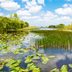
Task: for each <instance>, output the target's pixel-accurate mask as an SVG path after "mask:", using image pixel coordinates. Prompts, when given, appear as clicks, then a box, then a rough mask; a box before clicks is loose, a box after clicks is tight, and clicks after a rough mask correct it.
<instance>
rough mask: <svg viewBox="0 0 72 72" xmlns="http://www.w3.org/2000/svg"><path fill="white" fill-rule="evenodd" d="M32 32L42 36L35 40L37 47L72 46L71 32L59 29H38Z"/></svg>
mask: <svg viewBox="0 0 72 72" xmlns="http://www.w3.org/2000/svg"><path fill="white" fill-rule="evenodd" d="M33 32H34V33H37V34H39V35H40V36H42V37H43V38H42V39H38V40H36V44H35V45H36V47H38V48H64V49H67V50H70V49H71V47H72V32H69V31H60V30H49V31H48V30H38V31H33Z"/></svg>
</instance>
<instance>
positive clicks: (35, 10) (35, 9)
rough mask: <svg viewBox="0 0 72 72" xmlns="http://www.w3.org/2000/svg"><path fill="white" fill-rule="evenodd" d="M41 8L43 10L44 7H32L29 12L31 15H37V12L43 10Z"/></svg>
mask: <svg viewBox="0 0 72 72" xmlns="http://www.w3.org/2000/svg"><path fill="white" fill-rule="evenodd" d="M41 8H42V6H38V5H36V6H31V8H30V9H29V12H31V13H37V12H39V11H40V10H41Z"/></svg>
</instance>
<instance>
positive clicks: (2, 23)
mask: <svg viewBox="0 0 72 72" xmlns="http://www.w3.org/2000/svg"><path fill="white" fill-rule="evenodd" d="M28 26H29V24H28V23H27V22H24V21H22V20H20V19H19V17H18V15H17V14H14V15H12V16H11V17H10V18H8V17H3V16H0V31H16V30H19V29H21V28H24V27H28Z"/></svg>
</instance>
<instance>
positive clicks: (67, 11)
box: [55, 4, 72, 16]
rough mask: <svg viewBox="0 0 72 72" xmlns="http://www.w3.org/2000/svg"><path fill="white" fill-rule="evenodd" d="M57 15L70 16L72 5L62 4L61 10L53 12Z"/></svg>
mask: <svg viewBox="0 0 72 72" xmlns="http://www.w3.org/2000/svg"><path fill="white" fill-rule="evenodd" d="M55 12H56V13H57V14H60V15H70V16H71V15H72V4H64V5H63V7H62V8H58V9H56V10H55Z"/></svg>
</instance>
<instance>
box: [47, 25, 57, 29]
mask: <svg viewBox="0 0 72 72" xmlns="http://www.w3.org/2000/svg"><path fill="white" fill-rule="evenodd" d="M48 28H56V26H55V25H50V26H49V27H48Z"/></svg>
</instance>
